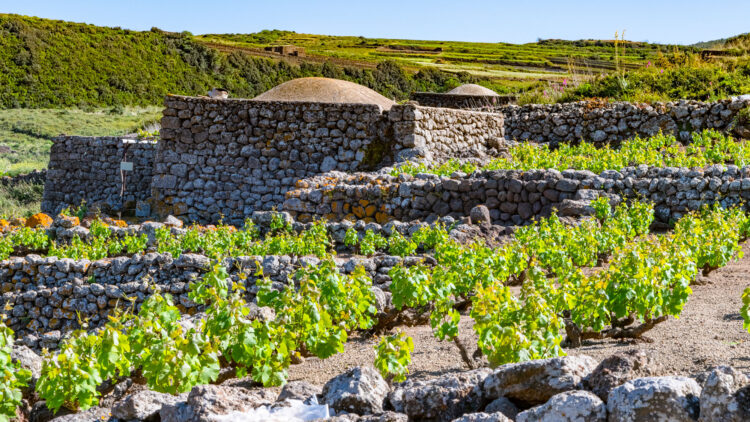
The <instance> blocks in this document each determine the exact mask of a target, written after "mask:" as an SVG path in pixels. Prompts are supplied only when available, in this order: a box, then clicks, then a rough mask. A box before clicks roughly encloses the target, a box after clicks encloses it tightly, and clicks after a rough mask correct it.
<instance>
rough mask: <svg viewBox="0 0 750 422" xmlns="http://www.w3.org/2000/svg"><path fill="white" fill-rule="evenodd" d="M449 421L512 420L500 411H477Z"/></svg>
mask: <svg viewBox="0 0 750 422" xmlns="http://www.w3.org/2000/svg"><path fill="white" fill-rule="evenodd" d="M451 422H513V419H510V418H508V417H507V416H505V415H504V414H503V413H502V412H495V413H486V412H479V413H467V414H465V415H463V416H461V417H458V418H456V419H453V421H451Z"/></svg>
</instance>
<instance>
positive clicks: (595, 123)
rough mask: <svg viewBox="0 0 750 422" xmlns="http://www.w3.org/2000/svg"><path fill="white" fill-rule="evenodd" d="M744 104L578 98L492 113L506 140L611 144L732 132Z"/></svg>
mask: <svg viewBox="0 0 750 422" xmlns="http://www.w3.org/2000/svg"><path fill="white" fill-rule="evenodd" d="M748 106H750V100H722V101H717V102H701V101H685V100H682V101H675V102H668V103H654V104H653V105H649V104H638V103H627V102H615V103H605V104H599V103H596V102H592V101H581V102H576V103H566V104H530V105H525V106H515V105H508V106H503V107H498V108H496V112H499V113H502V114H503V116H504V117H505V136H506V137H508V138H509V139H515V140H518V141H534V142H562V141H579V140H581V139H584V140H586V141H593V142H605V141H606V142H616V141H621V140H623V139H628V138H632V137H634V136H636V135H639V136H652V135H655V134H657V133H659V131H662V132H663V133H665V134H673V135H677V136H679V137H680V138H681V139H687V138H688V137H689V134H690V132H694V131H700V130H703V129H717V130H721V131H732V130H733V129H734V127H733V122H734V119H735V116H736V114H737V112H738V111H739V110H741V109H743V108H744V107H748ZM749 129H750V128H749Z"/></svg>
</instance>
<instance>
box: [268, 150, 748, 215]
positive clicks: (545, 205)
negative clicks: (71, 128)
mask: <svg viewBox="0 0 750 422" xmlns="http://www.w3.org/2000/svg"><path fill="white" fill-rule="evenodd" d="M298 186H299V187H298V188H297V189H295V190H293V191H290V192H289V193H288V194H287V200H286V201H285V202H284V207H283V209H284V210H285V211H289V212H290V213H292V214H294V215H295V216H296V217H297V218H303V219H314V218H321V217H323V218H328V219H334V220H335V219H342V218H348V219H354V220H356V219H363V220H365V221H377V222H378V223H381V224H382V223H385V222H387V221H389V220H394V219H395V220H400V221H411V220H417V219H419V220H424V219H434V218H438V217H443V216H453V217H463V216H466V215H469V211H470V210H471V208H473V207H474V206H476V205H486V206H487V208H489V210H490V216H491V218H492V220H493V222H494V223H499V224H506V225H507V224H512V225H521V224H526V223H528V222H530V221H531V220H532V219H533V218H535V217H538V216H546V215H549V213H550V212H551V211H552V209H557V210H558V211H559V212H560V214H561V215H568V216H579V215H585V214H587V213H589V212H591V209H590V208H589V207H588V203H589V201H591V200H593V199H596V198H598V197H600V196H608V197H611V198H615V199H633V198H640V199H646V200H650V201H651V202H653V203H654V207H655V212H656V219H657V221H659V222H662V223H669V222H670V221H673V220H677V219H679V218H680V217H682V216H683V215H684V214H685V213H687V212H689V211H695V210H698V209H700V207H701V206H702V205H704V204H712V203H714V202H717V201H719V202H721V204H722V205H725V206H728V205H734V204H739V203H747V202H748V199H750V167H743V168H739V167H737V166H733V165H729V166H721V165H716V166H711V167H707V168H705V169H700V168H698V169H688V168H676V167H667V168H657V167H648V166H645V165H642V166H638V167H628V168H625V169H622V170H621V171H615V170H607V171H604V172H602V173H601V174H598V175H597V174H594V173H592V172H590V171H576V170H565V171H562V172H560V171H557V170H553V169H550V170H532V171H525V172H522V171H518V170H495V171H479V172H475V173H473V174H470V175H467V174H463V173H454V174H453V175H452V176H450V177H445V176H436V175H431V174H418V175H416V176H411V175H407V174H402V175H399V176H397V177H396V176H390V175H388V174H387V173H385V172H381V173H378V174H374V173H357V174H335V173H331V174H327V175H322V176H319V177H315V178H311V179H308V180H303V181H300V182H299V184H298Z"/></svg>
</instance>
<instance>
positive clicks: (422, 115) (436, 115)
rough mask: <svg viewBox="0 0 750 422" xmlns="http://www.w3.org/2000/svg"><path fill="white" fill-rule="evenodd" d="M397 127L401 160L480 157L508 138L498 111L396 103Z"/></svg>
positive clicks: (393, 110)
mask: <svg viewBox="0 0 750 422" xmlns="http://www.w3.org/2000/svg"><path fill="white" fill-rule="evenodd" d="M388 121H389V122H390V125H391V126H392V127H393V137H394V144H395V146H394V148H395V149H396V150H397V151H400V152H399V153H398V154H397V161H403V160H407V159H415V158H420V159H425V160H427V161H444V160H447V159H449V158H478V157H481V156H485V155H486V154H487V151H488V149H489V148H491V147H493V146H498V145H499V140H502V139H503V138H504V128H503V117H502V115H499V114H497V113H483V112H474V111H467V110H452V109H445V108H434V107H420V106H416V105H412V104H406V105H400V106H398V105H397V106H393V107H392V108H391V110H390V112H389V113H388Z"/></svg>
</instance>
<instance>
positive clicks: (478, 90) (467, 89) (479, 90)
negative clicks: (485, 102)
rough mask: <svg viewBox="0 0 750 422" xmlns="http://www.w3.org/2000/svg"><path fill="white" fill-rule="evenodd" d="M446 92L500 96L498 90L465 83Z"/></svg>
mask: <svg viewBox="0 0 750 422" xmlns="http://www.w3.org/2000/svg"><path fill="white" fill-rule="evenodd" d="M446 94H453V95H477V96H482V95H483V96H485V97H499V95H498V94H497V92H495V91H493V90H491V89H489V88H485V87H483V86H481V85H476V84H465V85H461V86H457V87H455V88H453V89H451V90H450V91H448V92H447V93H446Z"/></svg>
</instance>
